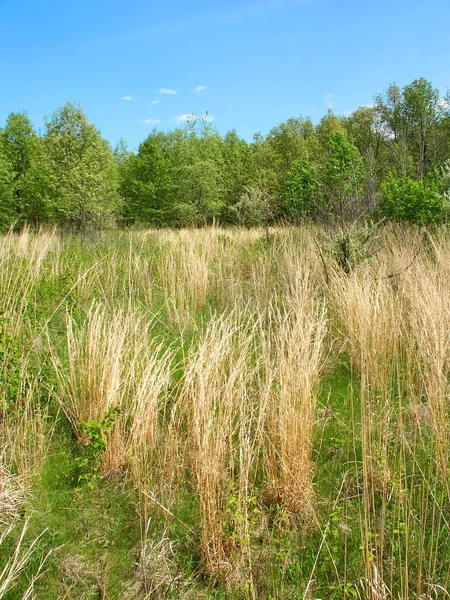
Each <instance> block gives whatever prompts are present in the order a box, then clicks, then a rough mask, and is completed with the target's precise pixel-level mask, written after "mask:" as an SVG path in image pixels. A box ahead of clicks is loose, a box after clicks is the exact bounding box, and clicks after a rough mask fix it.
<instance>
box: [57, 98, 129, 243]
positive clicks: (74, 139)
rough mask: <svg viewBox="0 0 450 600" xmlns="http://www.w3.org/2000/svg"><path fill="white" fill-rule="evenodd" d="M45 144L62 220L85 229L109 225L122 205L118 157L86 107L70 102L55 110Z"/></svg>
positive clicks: (60, 219) (58, 213)
mask: <svg viewBox="0 0 450 600" xmlns="http://www.w3.org/2000/svg"><path fill="white" fill-rule="evenodd" d="M45 144H46V149H47V152H48V155H49V159H50V164H51V168H52V170H53V172H54V174H55V179H54V184H53V197H54V199H55V201H54V202H55V203H54V208H55V211H56V215H57V219H58V221H60V222H62V223H64V224H68V225H71V226H72V227H74V228H76V229H78V230H81V231H86V228H87V227H88V226H90V225H94V226H96V227H103V226H106V225H109V224H110V223H111V222H112V217H113V214H114V212H115V211H116V210H117V207H118V194H117V185H118V182H117V171H116V166H115V162H114V157H113V153H112V151H111V148H110V147H109V145H108V143H107V142H106V141H105V140H103V139H102V138H101V136H100V133H99V132H98V130H97V129H96V128H95V127H94V126H93V125H91V124H89V123H88V121H87V119H86V116H85V115H84V113H83V111H82V109H81V108H79V107H78V106H76V105H75V104H72V103H70V102H69V103H67V104H65V105H64V106H62V107H61V108H59V109H58V110H57V111H56V112H55V113H53V115H52V117H51V119H49V120H47V122H46V135H45Z"/></svg>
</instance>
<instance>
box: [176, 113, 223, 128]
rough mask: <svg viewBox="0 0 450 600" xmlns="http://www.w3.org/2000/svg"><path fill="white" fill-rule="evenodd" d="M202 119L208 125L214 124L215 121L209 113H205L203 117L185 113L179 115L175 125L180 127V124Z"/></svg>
mask: <svg viewBox="0 0 450 600" xmlns="http://www.w3.org/2000/svg"><path fill="white" fill-rule="evenodd" d="M199 118H200V119H202V120H203V121H207V122H208V123H212V122H213V121H214V117H213V116H212V115H210V114H209V113H208V112H205V113H204V114H203V115H201V117H199V116H198V115H196V114H195V113H185V114H184V115H179V116H178V117H175V123H176V124H177V125H180V123H187V122H188V121H195V119H199Z"/></svg>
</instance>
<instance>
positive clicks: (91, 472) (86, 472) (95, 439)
mask: <svg viewBox="0 0 450 600" xmlns="http://www.w3.org/2000/svg"><path fill="white" fill-rule="evenodd" d="M118 415H119V410H118V409H117V408H112V409H110V410H109V411H108V412H107V413H106V415H104V416H103V417H102V418H101V419H100V421H95V420H94V419H88V420H87V421H86V422H85V423H81V431H82V433H83V435H84V436H85V437H86V443H85V444H84V445H83V448H82V453H81V455H80V456H78V457H77V458H76V460H75V462H76V464H77V467H78V470H79V474H78V483H82V482H85V483H87V485H88V487H90V488H93V487H94V485H95V483H96V482H97V481H98V479H99V469H100V467H101V459H102V456H103V454H104V452H105V450H106V448H107V433H108V431H109V430H110V429H111V428H112V427H113V425H114V423H115V421H116V419H117V416H118Z"/></svg>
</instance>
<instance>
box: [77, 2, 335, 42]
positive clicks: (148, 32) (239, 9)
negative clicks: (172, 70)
mask: <svg viewBox="0 0 450 600" xmlns="http://www.w3.org/2000/svg"><path fill="white" fill-rule="evenodd" d="M328 1H329V0H253V1H247V2H245V1H244V2H242V3H241V4H240V5H239V6H236V7H234V8H229V9H226V10H222V11H220V10H219V11H215V12H214V11H211V12H204V13H196V14H192V15H191V16H189V17H186V18H181V19H174V20H172V21H166V22H165V23H161V24H159V25H156V26H155V27H152V28H149V29H143V30H141V31H131V32H128V33H122V34H119V35H113V36H109V37H106V38H103V39H98V40H95V41H94V40H93V41H92V42H91V44H95V45H101V46H104V45H111V44H124V43H130V42H140V41H143V40H147V39H150V38H151V39H167V38H168V37H170V36H174V35H178V34H183V33H186V32H195V31H200V32H203V31H205V30H206V29H211V28H213V27H217V26H223V25H235V24H236V23H242V22H245V21H247V20H251V19H255V18H257V17H260V16H265V15H271V14H273V15H276V14H280V13H283V12H286V11H293V10H295V9H299V8H301V7H303V6H310V5H315V4H323V3H326V2H328ZM88 44H89V42H88Z"/></svg>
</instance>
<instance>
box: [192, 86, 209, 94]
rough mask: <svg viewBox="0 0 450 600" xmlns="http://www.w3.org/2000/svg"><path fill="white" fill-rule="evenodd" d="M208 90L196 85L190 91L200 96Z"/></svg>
mask: <svg viewBox="0 0 450 600" xmlns="http://www.w3.org/2000/svg"><path fill="white" fill-rule="evenodd" d="M207 89H208V88H207V87H206V85H197V86H196V87H195V88H194V89H193V90H192V91H193V92H194V94H197V96H200V94H201V93H202V92H206V90H207Z"/></svg>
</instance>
